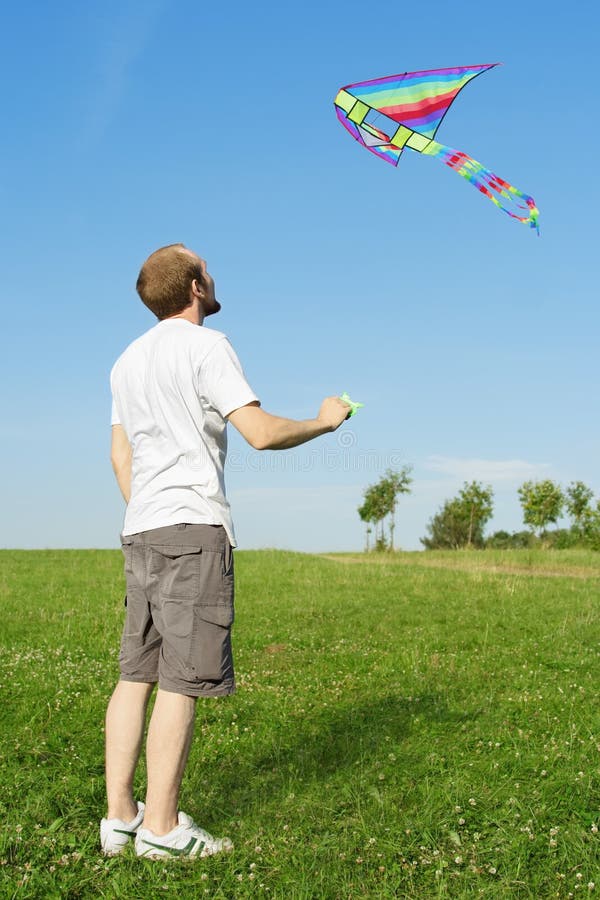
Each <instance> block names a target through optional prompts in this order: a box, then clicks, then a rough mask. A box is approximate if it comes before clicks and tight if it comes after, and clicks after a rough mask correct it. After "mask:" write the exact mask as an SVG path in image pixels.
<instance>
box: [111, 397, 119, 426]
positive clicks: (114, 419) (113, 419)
mask: <svg viewBox="0 0 600 900" xmlns="http://www.w3.org/2000/svg"><path fill="white" fill-rule="evenodd" d="M110 424H111V425H120V424H121V420H120V418H119V413H118V412H117V404H116V403H115V398H114V397H113V401H112V409H111V412H110Z"/></svg>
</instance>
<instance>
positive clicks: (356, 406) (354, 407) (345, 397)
mask: <svg viewBox="0 0 600 900" xmlns="http://www.w3.org/2000/svg"><path fill="white" fill-rule="evenodd" d="M340 400H343V401H344V403H347V404H348V406H349V407H350V412H349V413H348V418H349V419H351V418H352V416H353V415H354V413H355V412H356V410H357V409H361V408H362V407H363V406H364V405H365V404H364V403H355V401H354V400H351V399H350V397H349V396H348V394H347V393H346V391H344V393H343V394H342V395H341V397H340Z"/></svg>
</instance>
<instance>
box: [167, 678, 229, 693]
mask: <svg viewBox="0 0 600 900" xmlns="http://www.w3.org/2000/svg"><path fill="white" fill-rule="evenodd" d="M158 687H159V690H161V691H167V692H168V693H170V694H184V695H185V696H186V697H228V696H229V695H231V694H234V693H235V689H236V686H235V682H233V681H230V682H222V683H221V684H216V685H215V686H214V687H202V685H199V684H185V685H182V684H174V683H173V682H172V681H165V680H164V679H159V681H158Z"/></svg>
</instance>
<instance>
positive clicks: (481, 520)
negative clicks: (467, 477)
mask: <svg viewBox="0 0 600 900" xmlns="http://www.w3.org/2000/svg"><path fill="white" fill-rule="evenodd" d="M493 498H494V492H493V490H492V488H491V486H490V485H488V486H487V487H484V485H482V484H480V483H479V482H478V481H472V482H470V483H468V482H466V481H465V483H464V485H463V487H462V490H461V491H460V493H459V494H458V496H457V497H454V498H453V499H451V500H446V502H445V503H444V504H443V505H442V507H441V509H440V510H439V511H438V512H437V513H436V515H435V516H434V517H433V518H432V519H431V520H430V522H429V523H428V525H427V531H428V532H429V535H428V536H426V537H422V538H421V543H422V544H423V546H424V547H425V548H426V549H427V550H442V549H448V550H457V549H459V548H460V547H483V546H484V544H485V538H484V530H485V526H486V525H487V523H488V521H489V520H490V519H491V517H492V513H493V509H494V507H493Z"/></svg>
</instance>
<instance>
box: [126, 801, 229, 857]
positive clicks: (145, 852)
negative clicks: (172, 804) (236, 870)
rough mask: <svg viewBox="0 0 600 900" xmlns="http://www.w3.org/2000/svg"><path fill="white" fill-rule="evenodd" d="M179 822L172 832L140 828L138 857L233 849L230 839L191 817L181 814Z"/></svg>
mask: <svg viewBox="0 0 600 900" xmlns="http://www.w3.org/2000/svg"><path fill="white" fill-rule="evenodd" d="M177 817H178V820H179V824H178V825H176V826H175V828H173V830H172V831H169V832H168V834H162V835H156V834H154V832H152V831H150V829H149V828H139V829H138V831H137V834H136V836H135V852H136V853H137V855H138V856H145V857H148V858H150V859H158V858H159V857H161V856H192V857H196V856H199V857H203V856H214V854H215V853H221V852H228V851H229V850H232V849H233V844H232V843H231V841H230V840H229V838H214V837H212V835H210V834H208V832H206V831H204V829H202V828H199V827H198V825H196V823H195V822H194V820H193V819H192V818H191V816H188V815H186V813H184V812H179V813H178V816H177Z"/></svg>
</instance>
